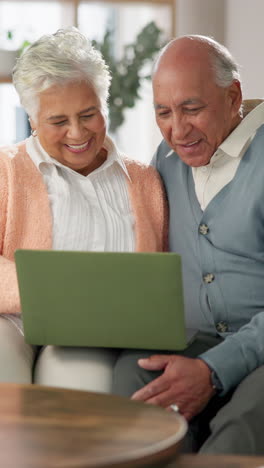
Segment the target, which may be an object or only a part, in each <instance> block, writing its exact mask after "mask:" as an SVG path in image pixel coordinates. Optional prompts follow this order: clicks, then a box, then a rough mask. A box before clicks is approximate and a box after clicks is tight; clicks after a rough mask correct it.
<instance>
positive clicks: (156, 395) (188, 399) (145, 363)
mask: <svg viewBox="0 0 264 468" xmlns="http://www.w3.org/2000/svg"><path fill="white" fill-rule="evenodd" d="M138 364H139V366H140V367H143V368H144V369H147V370H162V369H164V372H163V374H162V375H161V376H160V377H157V378H156V379H155V380H153V381H152V382H150V383H149V384H147V385H145V387H143V388H142V389H140V390H138V391H137V392H136V393H134V395H132V399H133V400H141V401H145V402H146V403H151V404H154V405H159V406H162V407H163V408H168V409H169V407H170V405H171V404H173V403H174V404H176V405H177V406H178V408H179V410H180V413H181V414H182V415H183V416H184V417H185V418H186V419H187V420H190V419H192V418H193V417H194V416H196V415H197V414H198V413H200V412H201V411H202V410H203V408H204V407H205V406H206V405H207V403H208V402H209V400H210V399H211V397H212V396H213V395H214V393H215V390H214V388H213V386H212V383H211V379H210V374H211V371H210V369H209V367H208V366H207V364H206V363H205V362H204V361H202V360H201V359H191V358H187V357H183V356H174V355H154V356H151V357H150V358H147V359H139V361H138Z"/></svg>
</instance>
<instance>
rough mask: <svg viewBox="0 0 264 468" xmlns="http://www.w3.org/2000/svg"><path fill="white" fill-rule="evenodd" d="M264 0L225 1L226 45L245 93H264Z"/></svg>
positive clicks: (261, 95) (257, 95) (255, 94)
mask: <svg viewBox="0 0 264 468" xmlns="http://www.w3.org/2000/svg"><path fill="white" fill-rule="evenodd" d="M263 18H264V1H263V0H251V1H250V0H228V1H227V2H226V27H225V36H226V45H227V47H228V48H229V49H230V50H231V51H232V53H233V55H234V56H235V57H236V59H237V61H238V63H239V64H240V66H241V75H242V80H243V90H244V96H245V97H247V98H250V97H251V98H253V97H263V96H264V57H263V49H264V25H263Z"/></svg>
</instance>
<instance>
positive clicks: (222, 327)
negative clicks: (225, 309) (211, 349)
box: [216, 321, 228, 333]
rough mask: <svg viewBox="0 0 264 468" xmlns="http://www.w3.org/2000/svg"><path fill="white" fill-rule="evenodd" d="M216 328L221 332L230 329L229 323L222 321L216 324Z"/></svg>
mask: <svg viewBox="0 0 264 468" xmlns="http://www.w3.org/2000/svg"><path fill="white" fill-rule="evenodd" d="M216 330H217V331H218V332H219V333H225V332H227V331H228V324H227V322H224V321H221V322H218V323H217V324H216Z"/></svg>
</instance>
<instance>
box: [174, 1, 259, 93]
mask: <svg viewBox="0 0 264 468" xmlns="http://www.w3.org/2000/svg"><path fill="white" fill-rule="evenodd" d="M176 5H177V8H176V35H177V36H179V35H182V34H205V35H209V36H213V37H214V38H215V39H216V40H217V41H219V42H221V43H223V44H224V45H226V47H228V49H229V50H230V52H231V53H232V54H233V55H234V57H235V58H236V60H237V61H238V63H239V64H240V67H241V76H242V81H243V91H244V97H245V98H250V97H251V98H253V97H263V96H264V58H263V57H262V48H263V47H264V25H263V18H264V1H263V0H176Z"/></svg>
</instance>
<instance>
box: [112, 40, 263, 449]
mask: <svg viewBox="0 0 264 468" xmlns="http://www.w3.org/2000/svg"><path fill="white" fill-rule="evenodd" d="M153 92H154V106H155V112H156V120H157V123H158V126H159V128H160V130H161V133H162V135H163V138H164V140H163V142H162V143H161V144H160V146H159V148H158V150H157V153H156V155H155V157H154V164H155V166H156V167H157V169H158V171H159V172H160V174H161V176H162V178H163V180H164V184H165V187H166V190H167V195H168V201H169V206H170V230H169V243H170V250H171V251H175V252H178V253H180V254H181V256H182V262H183V279H184V289H185V314H186V323H187V327H191V328H195V327H196V328H197V329H199V334H198V336H197V338H196V339H195V341H194V342H193V343H192V344H191V345H190V346H189V347H188V348H187V349H186V350H184V352H181V353H175V354H171V353H169V352H168V353H162V354H161V353H158V352H157V353H153V352H145V353H144V352H136V351H124V352H123V354H122V356H120V357H119V359H118V361H117V363H116V367H115V371H114V387H113V389H114V392H115V393H119V394H122V395H127V396H132V398H133V399H136V400H142V401H145V402H147V403H152V404H156V405H160V406H162V407H164V408H172V409H175V408H176V407H178V408H179V411H180V412H181V413H182V414H183V415H184V416H185V417H186V418H187V420H188V421H189V432H188V435H187V437H186V440H185V447H184V450H185V451H189V452H197V451H200V452H203V453H240V454H243V453H244V454H261V453H262V454H263V453H264V440H263V436H262V434H263V427H262V426H263V422H264V396H263V387H264V367H263V366H262V365H263V363H264V125H263V123H264V105H263V104H261V105H259V106H258V107H256V108H255V109H254V110H253V111H252V112H250V113H249V114H248V115H247V116H246V117H245V118H244V119H243V112H242V93H241V83H240V76H239V71H238V67H237V64H236V63H235V61H234V59H233V58H232V56H231V55H230V53H229V52H228V50H227V49H226V48H225V47H223V46H222V45H220V44H218V43H217V42H215V41H214V40H212V39H210V38H207V37H204V36H184V37H180V38H178V39H175V40H173V41H171V42H170V43H169V44H168V45H167V46H166V47H165V48H164V49H163V50H162V51H161V53H160V55H159V57H158V60H157V62H156V64H155V67H154V72H153Z"/></svg>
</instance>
